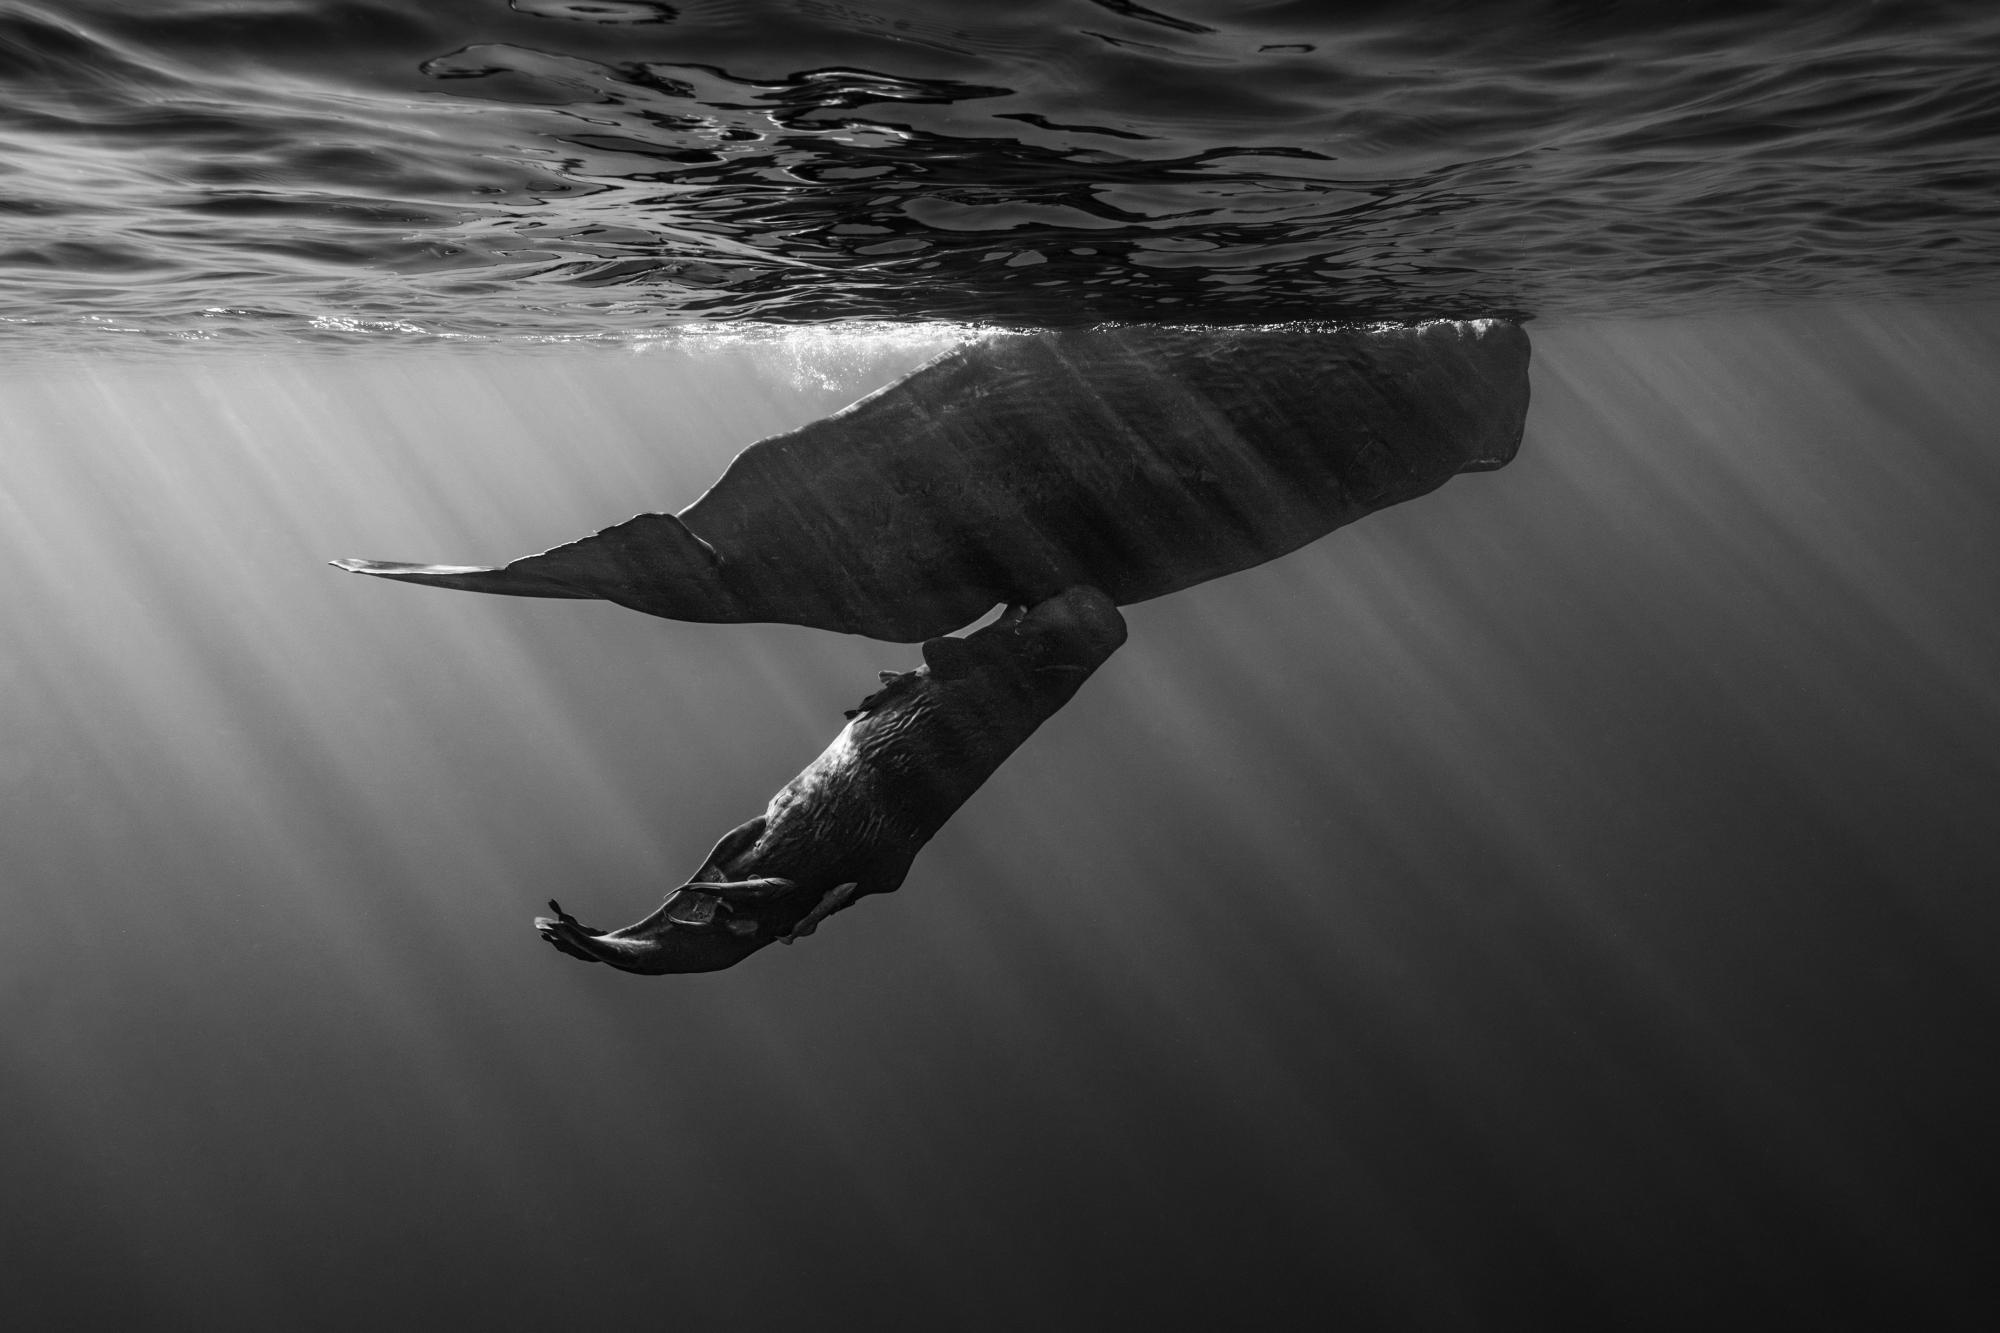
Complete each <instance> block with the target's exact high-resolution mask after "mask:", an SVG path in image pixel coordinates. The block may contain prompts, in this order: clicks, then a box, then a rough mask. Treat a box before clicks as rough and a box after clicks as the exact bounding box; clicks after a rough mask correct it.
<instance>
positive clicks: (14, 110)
mask: <svg viewBox="0 0 2000 1333" xmlns="http://www.w3.org/2000/svg"><path fill="white" fill-rule="evenodd" d="M0 136H4V137H0V171H4V175H0V237H4V240H0V315H4V317H5V318H6V319H7V321H8V322H9V326H10V327H11V328H12V329H13V330H14V331H15V334H16V340H17V341H19V342H24V343H26V342H32V343H35V344H47V343H49V342H50V341H54V342H57V343H59V344H67V343H71V342H75V341H78V340H84V341H96V340H99V339H109V340H110V341H112V342H114V343H120V344H122V343H124V342H130V341H132V340H133V339H132V337H131V334H130V333H121V332H120V331H124V330H132V331H138V332H139V333H141V334H150V335H153V336H155V337H172V338H222V339H248V340H253V341H265V342H268V341H270V340H271V338H272V337H273V336H274V335H276V336H282V337H284V338H287V339H296V338H315V339H321V340H331V341H343V340H345V341H354V340H361V341H369V340H375V341H380V340H398V339H414V340H421V339H426V338H430V337H436V336H458V337H477V338H494V337H500V338H537V337H565V338H577V337H602V336H621V335H624V334H626V333H628V332H630V331H631V330H634V329H643V328H654V327H658V326H659V325H660V324H662V323H663V322H666V321H669V320H672V319H677V318H686V317H694V316H698V317H704V318H708V319H728V318H755V319H763V320H770V319H777V320H821V319H830V318H848V319H867V318H897V319H907V318H915V317H931V318H938V317H944V318H954V319H977V320H993V321H1003V322H1027V323H1045V324H1046V323H1068V322H1076V321H1095V320H1103V319H1159V318H1173V319H1193V320H1236V321H1242V320H1253V319H1274V318H1293V317H1301V316H1337V315H1349V314H1357V313H1368V314H1382V313H1389V314H1408V313H1412V312H1420V313H1425V314H1443V313H1479V314H1490V313H1500V312H1526V313H1540V314H1563V313H1567V314H1578V313H1597V314H1604V313H1616V314H1635V313H1644V314H1659V313H1665V312H1677V311H1693V310H1715V309H1720V308H1726V307H1732V306H1740V305H1744V304H1747V303H1762V302H1767V301H1771V300H1774V299H1785V298H1796V297H1826V296H1838V297H1843V298H1849V299H1868V298H1878V297H1885V296H1902V297H1936V296H1939V295H1964V294H1967V293H1970V292H1979V291H1986V292H1990V291H1992V290H1993V289H1994V286H1995V280H1994V273H1995V261H1996V258H2000V223H1997V222H1996V205H1995V200H1996V199H2000V7H1995V6H1993V5H1990V4H1945V3H1935V4H1876V5H1859V4H1854V5H1845V6H1828V5H1818V4H1814V5H1782V4H1773V5H1748V4H1734V3H1732V4H1728V5H1699V4H1696V5H1677V6H1650V7H1648V6H1612V5H1594V4H1592V5H1571V4H1555V3H1532V4H1531V3H1515V4H1491V5H1482V6H1478V7H1476V8H1472V9H1468V10H1463V11H1461V10H1460V9H1459V8H1457V7H1453V6H1436V5H1431V6H1369V5H1338V6H1336V5H1327V4H1319V3H1310V4H1308V3H1266V4H1240V3H1234V4H1224V3H1219V2H1216V0H1173V2H1172V3H1169V4H1165V5H1164V7H1163V8H1160V9H1154V8H1148V7H1145V6H1141V5H1139V4H1136V3H1133V2H1132V0H1023V2H1021V3H1008V4H989V5H977V6H974V5H964V4H958V3H951V4H945V3H938V2H935V0H933V2H931V3H917V2H915V0H903V2H901V3H898V2H897V0H876V2H873V3H865V4H864V3H834V2H833V0H825V2H823V3H813V2H812V0H798V2H797V3H787V4H773V3H757V2H755V0H696V2H695V3H689V4H682V5H677V6H670V5H666V4H655V3H608V2H592V3H583V2H582V0H577V2H575V3H571V2H569V0H513V3H512V4H511V5H510V4H508V3H506V2H505V0H427V3H425V4H422V5H377V4H368V3H356V2H354V0H228V2H227V3H225V2H223V0H153V2H151V3H147V4H143V5H138V4H130V3H122V2H119V3H113V2H112V0H70V2H68V3H62V4H34V3H25V4H24V3H12V2H9V3H4V4H0Z"/></svg>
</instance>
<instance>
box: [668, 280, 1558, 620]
mask: <svg viewBox="0 0 2000 1333" xmlns="http://www.w3.org/2000/svg"><path fill="white" fill-rule="evenodd" d="M1527 362H1528V342H1527V337H1526V335H1525V334H1523V333H1522V332H1521V330H1520V329H1519V328H1518V327H1517V326H1515V325H1513V324H1509V323H1505V322H1502V321H1492V320H1481V321H1471V322H1445V321H1440V322H1436V323H1431V324H1425V325H1416V326H1407V325H1406V326H1378V327H1373V328H1331V329H1314V330H1300V329H1271V328H1249V329H1199V330H1195V329H1166V328H1158V327H1132V328H1109V329H1094V330H1081V331H1067V332H1052V333H1039V334H1032V335H1013V336H1007V335H1002V336H996V337H993V338H989V339H987V340H984V341H982V342H979V343H975V344H972V345H969V346H967V347H963V348H960V349H958V350H956V351H953V352H951V353H948V354H946V355H945V356H943V357H940V358H938V359H937V360H935V361H933V362H931V363H929V364H928V365H926V366H924V367H921V368H919V369H918V370H917V371H915V372H913V373H912V374H910V375H909V376H907V377H905V378H904V379H902V380H900V381H898V382H897V383H895V384H893V385H890V386H889V387H888V388H886V389H883V390H881V391H879V392H877V393H875V394H873V395H871V396H870V397H868V398H865V399H863V400H862V401H860V402H858V403H856V404H854V405H853V406H852V407H850V408H848V409H846V410H845V411H842V412H839V413H836V414H835V415H833V416H831V417H827V418H824V419H822V420H820V421H817V422H814V423H812V424H811V425H808V426H806V427H804V428H803V429H800V430H797V431H793V432H790V433H789V434H786V435H780V436H775V437H773V438H771V439H767V440H764V441H761V442H759V443H757V444H755V445H752V446H751V447H750V448H748V449H746V450H745V451H744V452H743V453H742V454H740V455H739V456H738V457H737V458H736V460H735V461H734V462H733V463H732V464H731V465H730V467H729V469H728V470H727V472H725V473H724V475H723V476H722V478H721V479H720V480H719V481H718V482H717V483H716V484H715V486H714V487H713V488H711V489H710V490H709V492H708V493H707V494H706V495H704V496H703V497H702V498H701V499H700V500H698V501H697V502H696V503H695V504H693V505H692V506H690V507H689V508H688V509H686V510H684V511H682V513H681V515H680V517H681V519H682V520H683V522H685V524H686V525H687V527H688V528H689V529H690V530H691V531H692V532H693V533H695V534H696V535H698V536H700V537H701V538H703V539H704V540H706V541H708V542H710V543H712V544H713V545H714V546H715V548H716V549H717V550H718V551H719V552H721V554H722V556H723V558H724V560H725V562H726V568H727V569H728V571H729V575H730V579H731V582H732V585H733V586H734V587H735V588H736V590H737V598H738V601H739V602H740V603H741V604H742V605H744V606H745V607H746V608H748V607H757V608H759V609H760V610H761V612H762V613H761V614H757V615H755V616H750V617H746V618H755V619H771V620H790V621H794V622H795V623H801V624H810V625H819V626H821V627H824V628H831V629H843V630H847V631H849V632H854V633H861V634H867V635H870V636H872V637H876V638H883V639H890V640H895V641H899V642H914V641H917V640H920V639H925V638H929V637H933V636H935V635H938V634H942V633H946V632H948V631H950V630H951V629H955V628H957V627H959V626H962V625H964V624H966V623H968V622H969V621H971V620H973V619H975V618H977V617H978V616H979V615H980V614H981V613H982V612H984V611H985V610H986V609H987V608H988V607H990V606H992V605H993V604H994V603H995V602H999V601H1009V602H1017V603H1022V604H1032V603H1035V602H1039V601H1042V600H1044V599H1046V598H1048V597H1050V596H1053V595H1055V593H1057V592H1059V591H1060V590H1062V589H1064V588H1068V587H1072V586H1076V585H1078V584H1088V585H1091V586H1095V587H1098V588H1102V589H1103V590H1104V591H1105V592H1106V593H1108V594H1109V595H1110V596H1111V597H1112V599H1113V600H1114V601H1116V602H1117V603H1119V604H1121V605H1122V604H1129V603H1132V602H1140V601H1146V600H1148V599H1150V598H1154V597H1159V596H1163V595H1165V594H1167V593H1170V592H1174V591H1177V590H1179V589H1181V588H1186V587H1189V586H1192V585H1194V584H1197V583H1201V582H1204V581H1206V580H1208V579H1213V578H1217V577H1220V576H1222V575H1225V574H1229V573H1233V572H1235V571H1237V570H1241V569H1247V568H1250V567H1252V566H1254V565H1258V564H1262V563H1264V562H1265V561H1268V560H1271V559H1274V558H1276V557H1278V556H1281V555H1283V554H1285V553H1286V552H1288V551H1292V550H1295V549H1297V548H1298V547H1300V546H1303V545H1305V544H1306V543H1308V542H1311V541H1313V540H1316V539H1317V538H1319V537H1321V536H1324V535H1325V534H1326V533H1328V532H1331V531H1332V530H1334V529H1335V528H1337V527H1340V526H1341V525H1343V524H1345V523H1350V522H1353V521H1354V520H1355V519H1357V518H1360V517H1362V516H1364V515H1366V514H1368V513H1371V512H1373V511H1374V510H1376V509H1380V508H1383V507H1385V506H1387V505H1391V504H1396V503H1399V502H1401V501H1403V500H1408V499H1412V498H1414V497H1416V496H1419V495H1422V494H1425V493H1426V492H1428V491H1431V490H1433V489H1435V488H1436V487H1438V486H1440V485H1442V484H1443V483H1444V482H1445V481H1446V480H1448V479H1449V478H1450V477H1451V476H1453V475H1454V474H1455V473H1457V472H1459V471H1462V470H1471V469H1486V468H1492V467H1497V466H1500V465H1501V464H1503V463H1505V462H1506V461H1507V460H1508V459H1510V458H1511V457H1512V456H1513V454H1514V451H1515V450H1516V449H1517V448H1518V446H1519V443H1520V438H1521V429H1522V423H1523V420H1524V418H1525V415H1526V411H1527V396H1528V388H1527V373H1526V372H1527Z"/></svg>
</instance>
